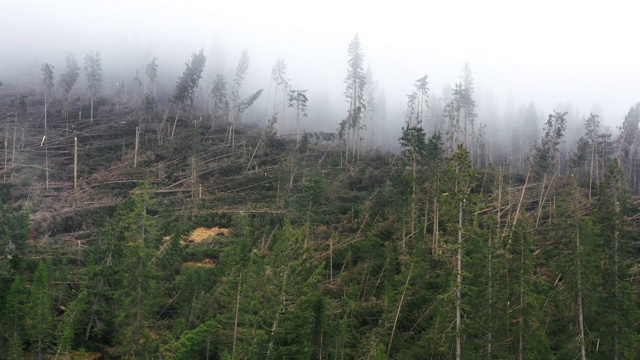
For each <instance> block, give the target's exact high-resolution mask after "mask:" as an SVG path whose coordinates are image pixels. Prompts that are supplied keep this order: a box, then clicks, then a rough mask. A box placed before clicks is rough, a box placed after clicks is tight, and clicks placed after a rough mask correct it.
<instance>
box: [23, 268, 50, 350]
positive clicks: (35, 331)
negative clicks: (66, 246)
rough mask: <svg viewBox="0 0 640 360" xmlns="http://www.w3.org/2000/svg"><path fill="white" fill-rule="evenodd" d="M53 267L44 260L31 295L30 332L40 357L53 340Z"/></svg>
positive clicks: (33, 344)
mask: <svg viewBox="0 0 640 360" xmlns="http://www.w3.org/2000/svg"><path fill="white" fill-rule="evenodd" d="M52 276H53V268H52V266H51V263H50V262H49V261H42V262H40V265H38V269H37V270H36V273H35V274H34V276H33V286H32V287H31V293H30V295H29V305H28V306H29V313H28V314H27V320H28V324H29V325H28V328H27V330H28V333H29V339H30V340H31V343H32V348H34V350H35V351H36V352H37V354H38V359H42V358H44V357H45V352H46V351H47V350H48V349H49V348H50V347H51V345H52V340H53V299H52V292H51V281H52Z"/></svg>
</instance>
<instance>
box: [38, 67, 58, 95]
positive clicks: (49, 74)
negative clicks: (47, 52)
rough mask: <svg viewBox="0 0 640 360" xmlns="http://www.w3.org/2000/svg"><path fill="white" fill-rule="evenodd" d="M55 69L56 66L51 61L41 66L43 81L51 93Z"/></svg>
mask: <svg viewBox="0 0 640 360" xmlns="http://www.w3.org/2000/svg"><path fill="white" fill-rule="evenodd" d="M53 69H55V67H54V66H53V65H51V64H49V63H45V64H44V65H42V68H41V70H42V83H43V84H44V87H45V88H46V89H47V93H49V94H50V93H51V90H53Z"/></svg>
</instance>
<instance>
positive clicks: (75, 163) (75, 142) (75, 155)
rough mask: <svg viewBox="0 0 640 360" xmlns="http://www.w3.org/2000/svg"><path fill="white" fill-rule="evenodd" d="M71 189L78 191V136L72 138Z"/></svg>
mask: <svg viewBox="0 0 640 360" xmlns="http://www.w3.org/2000/svg"><path fill="white" fill-rule="evenodd" d="M73 190H74V191H76V192H77V191H78V138H77V137H74V138H73Z"/></svg>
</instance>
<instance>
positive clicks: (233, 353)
mask: <svg viewBox="0 0 640 360" xmlns="http://www.w3.org/2000/svg"><path fill="white" fill-rule="evenodd" d="M241 286H242V271H240V279H239V280H238V295H237V297H236V313H235V317H234V319H233V345H232V348H231V359H233V360H235V359H236V339H237V336H238V315H239V314H240V290H241V289H242V287H241Z"/></svg>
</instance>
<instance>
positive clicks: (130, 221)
mask: <svg viewBox="0 0 640 360" xmlns="http://www.w3.org/2000/svg"><path fill="white" fill-rule="evenodd" d="M152 195H153V187H152V186H151V185H150V184H149V183H148V181H147V182H145V183H144V184H142V185H141V186H139V187H138V188H136V189H134V190H133V191H132V192H131V193H130V196H129V199H128V200H127V201H126V202H125V203H124V204H123V205H122V206H121V208H120V209H119V211H118V215H117V217H118V225H117V232H116V236H117V238H118V240H119V241H121V242H122V243H123V244H124V248H123V253H122V259H121V260H120V261H119V263H118V265H117V267H118V269H117V270H118V273H119V276H120V278H121V280H120V283H121V284H122V285H121V286H122V288H120V289H119V290H120V291H119V292H118V297H117V299H118V305H119V307H118V309H117V314H116V341H117V344H118V345H119V349H120V352H121V353H122V355H123V356H125V357H132V358H143V357H149V356H151V355H152V354H153V349H154V347H153V346H154V345H153V343H154V340H153V338H152V337H151V332H150V328H149V325H150V321H151V319H152V315H153V310H154V306H155V304H156V295H157V290H158V279H157V275H156V271H155V269H154V264H153V259H154V257H155V253H156V251H157V250H156V249H157V247H158V243H159V233H158V225H157V224H156V221H155V220H154V218H153V216H152V215H151V213H152V211H154V209H153V207H154V200H153V198H152Z"/></svg>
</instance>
